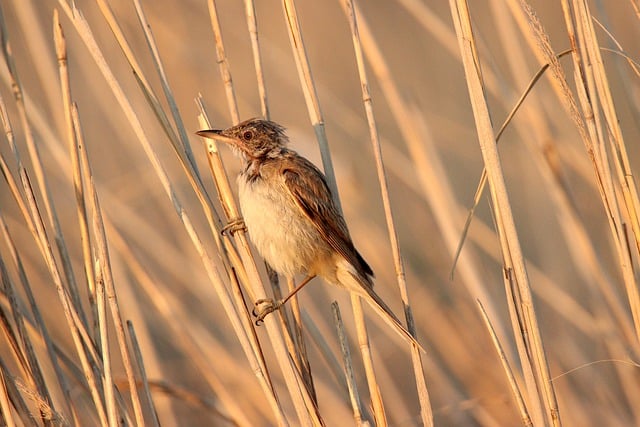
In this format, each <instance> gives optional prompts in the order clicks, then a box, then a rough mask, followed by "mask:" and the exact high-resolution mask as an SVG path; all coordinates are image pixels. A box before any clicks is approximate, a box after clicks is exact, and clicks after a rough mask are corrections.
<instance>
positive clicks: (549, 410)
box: [450, 0, 561, 426]
mask: <svg viewBox="0 0 640 427" xmlns="http://www.w3.org/2000/svg"><path fill="white" fill-rule="evenodd" d="M450 7H451V13H452V16H453V21H454V25H455V27H456V33H457V34H458V41H459V44H460V51H461V55H462V59H463V65H464V69H465V76H466V80H467V85H468V89H469V96H470V98H471V105H472V107H473V112H474V118H475V121H476V129H477V131H478V138H479V142H480V146H481V149H482V155H483V159H484V162H485V167H486V168H487V174H488V178H489V185H490V188H491V198H492V204H493V207H494V213H495V215H496V223H497V226H498V234H499V237H500V242H501V246H502V252H503V258H504V263H505V272H511V271H513V273H514V278H515V281H514V284H515V289H514V291H515V292H514V294H513V295H514V297H516V299H515V300H514V301H513V302H512V301H510V304H509V307H510V310H512V319H514V332H515V333H516V335H517V334H518V333H519V332H518V331H519V328H518V327H516V325H521V327H524V328H525V333H526V334H527V341H526V345H527V349H528V351H527V352H526V353H522V352H521V362H522V363H523V365H524V364H526V363H531V365H532V370H533V372H534V374H535V385H534V384H530V385H529V398H530V399H533V400H537V396H539V399H540V400H541V402H542V403H543V404H544V408H545V412H544V413H545V419H546V422H547V423H549V424H550V425H553V426H559V425H561V421H560V417H559V411H558V405H557V402H556V397H555V390H554V388H553V385H552V383H551V382H550V375H549V367H548V362H547V360H546V356H545V353H544V348H543V346H542V339H541V336H540V331H539V328H538V324H537V323H538V322H537V318H536V315H535V310H534V307H533V301H532V298H531V288H530V284H529V279H528V276H527V272H526V268H525V265H524V258H523V255H522V251H521V249H520V242H519V240H518V235H517V232H516V229H515V224H514V221H513V215H512V212H511V207H510V203H509V198H508V195H507V192H506V186H505V181H504V176H503V174H502V168H501V163H500V159H499V156H498V152H497V149H496V144H495V136H494V133H493V129H492V126H491V118H490V115H489V110H488V107H487V105H486V101H485V97H484V88H483V83H482V75H481V70H480V62H479V57H478V54H477V51H476V46H475V42H474V40H475V39H474V35H473V32H472V29H471V20H470V15H469V11H468V8H467V4H466V1H464V0H458V1H454V0H451V1H450ZM507 276H508V277H511V275H510V274H507ZM506 284H507V289H508V288H509V286H508V283H506ZM514 314H517V316H514ZM516 319H518V322H517V323H516V322H515V320H516ZM529 354H530V355H531V356H529ZM529 357H531V359H529ZM527 378H528V377H527V376H525V379H527ZM536 389H538V391H537V392H536V391H535V390H536ZM538 393H540V394H539V395H538ZM536 415H538V414H536V413H533V418H534V420H535V421H536V422H542V419H538V417H537V416H536Z"/></svg>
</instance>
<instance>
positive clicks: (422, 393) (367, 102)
mask: <svg viewBox="0 0 640 427" xmlns="http://www.w3.org/2000/svg"><path fill="white" fill-rule="evenodd" d="M342 5H343V8H344V10H345V14H346V15H347V20H348V21H349V26H350V28H351V35H352V39H353V46H354V51H355V56H356V61H357V65H358V74H359V77H360V87H361V89H362V101H363V103H364V108H365V111H366V114H367V122H368V123H369V134H370V136H371V145H372V148H373V152H374V155H375V160H376V171H377V174H378V182H379V185H380V194H381V197H382V202H383V206H384V213H385V219H386V222H387V233H388V234H389V240H390V241H391V250H392V253H393V260H394V264H395V269H396V278H397V281H398V288H399V289H400V295H401V297H402V302H403V306H404V313H405V316H406V320H407V328H408V330H409V332H410V333H411V334H412V335H413V336H414V337H416V328H415V324H414V321H413V314H412V311H411V306H410V304H409V295H408V291H407V283H406V275H405V268H404V261H403V258H402V254H401V253H400V244H399V242H398V233H397V231H396V225H395V221H394V218H393V212H392V208H391V201H390V199H389V185H388V182H387V174H386V171H385V167H384V163H383V160H382V149H381V147H380V140H379V137H378V129H377V126H376V121H375V117H374V114H373V105H372V101H371V95H370V92H369V81H368V78H367V73H366V70H365V64H364V54H363V51H362V46H361V43H360V34H359V31H358V22H357V17H356V11H355V8H354V4H353V0H345V1H343V2H342ZM411 360H412V362H413V370H414V377H415V379H416V382H417V388H418V396H419V399H420V406H421V411H420V412H421V414H422V417H423V418H422V422H423V424H424V425H425V426H432V425H433V414H432V410H431V402H430V399H429V393H428V391H427V385H426V382H425V379H424V375H423V367H422V360H421V355H420V349H419V348H418V347H417V346H415V345H414V346H412V348H411Z"/></svg>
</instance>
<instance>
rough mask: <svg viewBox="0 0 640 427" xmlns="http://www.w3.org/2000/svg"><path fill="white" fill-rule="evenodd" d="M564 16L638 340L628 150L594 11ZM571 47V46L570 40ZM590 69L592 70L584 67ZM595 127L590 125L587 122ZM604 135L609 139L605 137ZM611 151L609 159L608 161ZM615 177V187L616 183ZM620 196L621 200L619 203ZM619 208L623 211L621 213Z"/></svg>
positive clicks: (639, 229) (638, 248)
mask: <svg viewBox="0 0 640 427" xmlns="http://www.w3.org/2000/svg"><path fill="white" fill-rule="evenodd" d="M562 4H563V11H564V13H565V24H566V25H567V28H568V29H569V31H570V33H571V31H572V30H573V31H575V35H576V39H575V42H576V43H577V46H576V47H575V49H576V51H575V53H574V55H573V59H574V66H576V73H579V75H580V77H581V78H579V79H576V80H578V81H577V82H576V85H577V88H578V93H580V94H582V96H580V101H581V106H582V107H583V109H584V110H585V111H590V112H591V113H592V114H593V116H590V117H589V119H590V118H591V117H593V124H592V126H594V127H595V130H596V132H595V133H594V132H592V133H591V136H592V138H593V137H597V139H592V141H593V142H592V143H593V144H594V145H595V146H596V147H599V148H598V149H596V150H594V151H596V152H597V151H599V152H600V153H601V154H602V156H603V160H602V163H600V166H601V168H600V169H599V171H600V173H601V174H602V175H604V179H603V180H604V181H605V182H607V184H608V185H605V186H604V188H605V191H607V190H608V192H609V194H610V195H609V196H608V197H607V200H608V201H609V202H610V203H611V204H612V205H611V206H610V207H609V209H610V212H611V216H610V218H609V219H610V221H611V222H612V224H611V232H612V234H613V237H614V238H616V243H617V245H616V248H617V250H618V256H619V257H620V263H621V268H622V272H623V277H624V280H625V287H626V291H627V299H628V301H629V306H630V309H631V315H632V318H633V323H634V326H635V329H636V335H637V338H638V340H640V291H638V284H637V281H636V278H635V274H634V272H633V258H634V255H635V257H636V258H637V257H638V256H640V219H639V218H638V216H639V211H640V199H639V198H638V191H637V188H636V185H635V182H634V180H633V171H632V170H631V167H630V163H629V158H628V154H627V149H626V146H625V143H624V137H623V135H622V130H621V128H620V124H619V119H618V115H617V112H616V108H615V106H614V104H613V97H612V95H611V90H610V88H609V82H608V78H607V73H606V70H605V69H604V64H603V61H602V56H601V53H600V47H599V45H598V39H597V36H596V34H595V30H594V28H593V19H592V16H591V11H590V9H589V6H588V5H587V4H586V2H583V1H578V0H574V1H572V2H571V3H568V2H567V1H563V2H562ZM572 41H573V40H572ZM586 64H588V66H587V65H586ZM589 122H591V120H589ZM605 135H606V136H605ZM607 147H608V148H609V150H611V153H610V154H609V155H607ZM609 156H610V159H611V163H612V164H613V168H614V171H613V172H611V171H609V170H608V160H607V157H609ZM614 177H615V178H617V182H615V183H613V182H609V181H613V180H614ZM616 196H617V197H616ZM618 204H620V206H619V207H618ZM628 222H630V223H631V229H632V230H633V235H634V239H633V240H634V241H635V251H634V252H633V253H631V247H630V245H629V244H628V236H627V235H626V231H625V224H627V223H628Z"/></svg>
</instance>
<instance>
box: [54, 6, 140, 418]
mask: <svg viewBox="0 0 640 427" xmlns="http://www.w3.org/2000/svg"><path fill="white" fill-rule="evenodd" d="M53 26H54V38H55V42H56V52H57V55H58V63H59V64H60V81H61V83H62V95H63V103H64V107H65V117H66V120H67V137H68V138H69V146H70V147H71V150H70V151H71V153H72V158H74V161H73V165H74V167H75V170H74V176H76V177H82V175H83V173H84V174H86V175H85V176H84V177H82V178H80V179H79V180H78V181H77V182H76V195H77V196H79V195H80V194H79V193H81V191H80V190H79V189H78V185H79V186H82V181H83V180H84V181H86V182H87V194H86V197H87V198H88V199H89V200H90V201H91V203H90V206H91V208H92V213H93V218H92V231H93V233H94V236H93V237H94V238H93V239H92V241H93V242H94V243H95V247H94V250H95V256H96V271H95V274H96V285H97V287H96V296H97V312H98V324H99V342H100V351H101V356H102V361H103V363H104V365H103V366H104V375H105V382H104V384H103V387H104V391H105V399H106V403H107V414H108V416H109V423H110V425H112V426H116V425H117V424H118V414H117V410H116V401H115V394H114V384H113V374H112V369H111V363H112V362H111V360H112V359H111V354H110V345H109V338H108V332H107V322H108V321H107V316H106V312H105V308H106V305H105V304H106V303H107V301H108V303H109V306H110V309H111V315H112V318H113V321H114V325H115V329H116V337H117V338H118V344H119V345H120V351H121V355H122V361H123V364H124V367H125V371H126V373H127V378H128V379H129V382H130V383H131V384H135V378H134V374H133V368H132V366H131V362H130V359H131V358H130V356H129V349H128V347H127V345H126V340H125V336H124V327H123V323H122V319H121V314H120V309H119V306H118V300H117V297H116V293H115V289H114V286H113V277H112V274H111V267H110V260H109V253H108V250H107V246H106V235H105V232H104V226H103V223H102V215H101V211H100V206H99V203H98V198H97V194H96V193H95V188H94V185H93V180H92V176H91V172H90V169H89V166H88V161H87V159H86V151H83V153H84V154H85V158H83V159H82V160H83V163H85V164H84V165H83V167H81V160H80V156H79V153H78V149H77V147H78V146H84V143H83V141H82V140H81V139H76V136H77V135H79V136H80V137H81V131H80V129H79V125H80V124H79V122H76V123H74V121H73V118H72V117H73V113H72V102H71V91H70V85H69V74H68V71H67V67H66V60H67V52H66V42H65V38H64V34H63V31H62V26H61V25H60V21H59V18H58V13H57V11H56V13H54V18H53ZM74 129H75V131H74ZM76 131H77V133H76ZM79 209H82V210H84V204H83V205H82V206H79ZM85 237H88V236H85ZM90 254H91V251H89V253H88V255H90ZM86 262H91V261H90V260H85V263H86ZM131 400H132V403H133V408H134V412H135V414H136V420H137V423H138V425H139V426H142V425H144V420H143V418H142V409H141V404H140V398H139V396H138V393H137V389H136V388H135V387H132V390H131Z"/></svg>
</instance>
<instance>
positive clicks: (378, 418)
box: [350, 294, 387, 426]
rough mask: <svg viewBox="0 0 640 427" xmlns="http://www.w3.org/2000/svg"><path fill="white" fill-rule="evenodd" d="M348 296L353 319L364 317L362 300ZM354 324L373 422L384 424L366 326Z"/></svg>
mask: <svg viewBox="0 0 640 427" xmlns="http://www.w3.org/2000/svg"><path fill="white" fill-rule="evenodd" d="M350 297H351V306H352V307H353V317H354V318H355V319H364V313H363V312H362V300H361V299H360V297H358V296H357V295H355V294H351V295H350ZM355 325H356V336H357V338H358V347H359V348H360V354H361V357H362V363H363V364H364V371H365V373H366V377H367V386H368V387H369V394H370V395H371V396H370V398H371V405H372V406H373V416H374V418H375V424H376V426H386V425H387V415H386V413H385V410H384V404H383V403H382V395H381V394H380V386H379V385H378V379H377V376H376V373H375V367H374V364H373V357H372V354H371V344H370V343H369V337H368V336H367V335H368V334H367V328H366V326H365V323H364V322H358V321H356V322H355Z"/></svg>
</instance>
